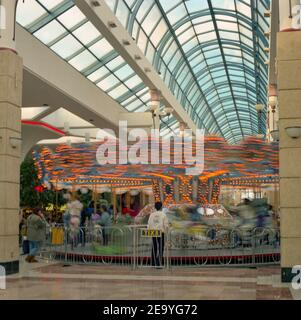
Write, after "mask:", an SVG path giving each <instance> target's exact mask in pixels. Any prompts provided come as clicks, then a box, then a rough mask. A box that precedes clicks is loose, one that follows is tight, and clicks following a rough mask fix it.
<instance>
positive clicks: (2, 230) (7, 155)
mask: <svg viewBox="0 0 301 320" xmlns="http://www.w3.org/2000/svg"><path fill="white" fill-rule="evenodd" d="M17 2H18V1H17V0H3V1H1V8H0V265H1V266H4V267H5V269H6V274H12V273H16V272H18V271H19V192H20V191H19V189H20V158H21V105H22V79H23V75H22V71H23V65H22V59H21V58H20V57H19V56H18V55H17V53H16V51H15V48H16V46H15V10H16V5H17Z"/></svg>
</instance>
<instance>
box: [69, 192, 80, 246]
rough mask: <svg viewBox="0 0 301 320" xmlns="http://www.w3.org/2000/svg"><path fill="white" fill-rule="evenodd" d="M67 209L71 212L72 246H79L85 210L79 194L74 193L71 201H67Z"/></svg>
mask: <svg viewBox="0 0 301 320" xmlns="http://www.w3.org/2000/svg"><path fill="white" fill-rule="evenodd" d="M67 210H68V212H69V214H70V237H71V241H72V242H71V245H72V248H73V247H74V246H75V247H76V246H77V244H78V241H79V238H78V234H79V232H80V228H79V227H80V219H81V212H82V210H83V204H82V203H81V202H80V201H79V197H78V195H73V196H72V198H71V201H70V202H69V203H67Z"/></svg>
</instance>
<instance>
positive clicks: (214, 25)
mask: <svg viewBox="0 0 301 320" xmlns="http://www.w3.org/2000/svg"><path fill="white" fill-rule="evenodd" d="M106 2H107V4H108V5H109V6H110V8H111V9H112V10H113V11H114V13H115V14H116V16H117V17H118V18H119V20H120V21H121V23H122V24H123V26H124V27H125V28H126V29H127V30H128V32H129V33H130V34H131V35H132V37H133V38H134V39H135V40H136V42H137V45H138V46H139V48H140V49H141V50H142V51H143V52H144V54H145V56H146V57H147V58H148V59H149V61H150V62H151V63H152V64H153V66H154V67H155V68H156V70H157V71H158V72H159V74H161V76H162V79H163V80H164V82H165V83H166V85H167V86H168V87H169V88H170V90H171V91H172V92H173V94H174V95H175V96H176V97H177V99H178V100H179V101H180V102H181V104H182V105H183V107H184V108H185V110H186V111H187V112H188V113H189V115H190V116H191V118H192V119H193V120H194V122H195V123H196V124H197V125H198V126H199V127H205V128H206V129H207V131H209V132H210V133H216V134H220V135H222V136H224V137H225V138H226V139H227V140H228V141H229V142H232V143H235V142H238V141H239V140H240V139H242V138H243V137H245V136H248V135H254V134H257V133H258V132H259V128H258V126H259V125H260V127H261V128H260V130H261V132H264V131H265V119H264V117H262V119H261V123H260V124H258V117H257V113H256V110H255V104H256V103H263V104H265V103H266V100H267V83H268V82H267V75H268V66H267V65H265V61H266V60H267V59H268V56H267V53H266V52H265V50H264V48H265V47H269V43H268V40H267V39H266V38H265V35H264V33H265V32H266V31H268V29H269V22H268V21H267V20H266V19H265V18H264V11H266V10H268V9H269V6H270V3H269V1H267V0H245V1H243V0H174V1H171V0H106Z"/></svg>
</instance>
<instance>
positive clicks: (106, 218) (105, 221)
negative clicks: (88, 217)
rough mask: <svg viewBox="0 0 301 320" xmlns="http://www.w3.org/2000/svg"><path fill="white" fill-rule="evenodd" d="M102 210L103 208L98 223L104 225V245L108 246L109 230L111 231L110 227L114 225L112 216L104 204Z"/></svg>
mask: <svg viewBox="0 0 301 320" xmlns="http://www.w3.org/2000/svg"><path fill="white" fill-rule="evenodd" d="M100 210H101V216H100V219H99V220H98V224H100V225H101V226H102V236H103V245H104V246H107V245H108V242H109V232H110V227H111V225H112V218H111V215H110V214H109V212H108V209H107V207H106V206H105V205H102V206H101V207H100Z"/></svg>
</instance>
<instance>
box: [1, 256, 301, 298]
mask: <svg viewBox="0 0 301 320" xmlns="http://www.w3.org/2000/svg"><path fill="white" fill-rule="evenodd" d="M1 299H52V300H60V299H67V300H68V299H79V300H81V299H92V300H119V299H132V300H136V299H137V300H144V299H145V300H169V299H174V300H182V299H189V300H208V299H210V300H212V299H214V300H219V299H223V300H233V299H234V300H254V299H257V300H263V299H268V300H287V299H290V300H291V299H298V300H299V299H300V300H301V292H299V291H295V290H292V288H291V287H290V285H287V284H282V283H281V282H280V268H279V267H275V266H272V267H262V268H256V269H249V268H202V269H200V268H199V269H196V268H186V269H180V268H177V269H172V270H171V271H166V270H157V269H139V270H136V271H133V270H131V269H129V267H118V266H104V265H99V266H88V265H72V266H64V265H63V264H61V263H46V262H44V261H42V262H41V263H38V264H27V263H26V262H24V261H21V266H20V274H18V275H13V276H9V277H8V279H7V288H6V290H0V300H1Z"/></svg>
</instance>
